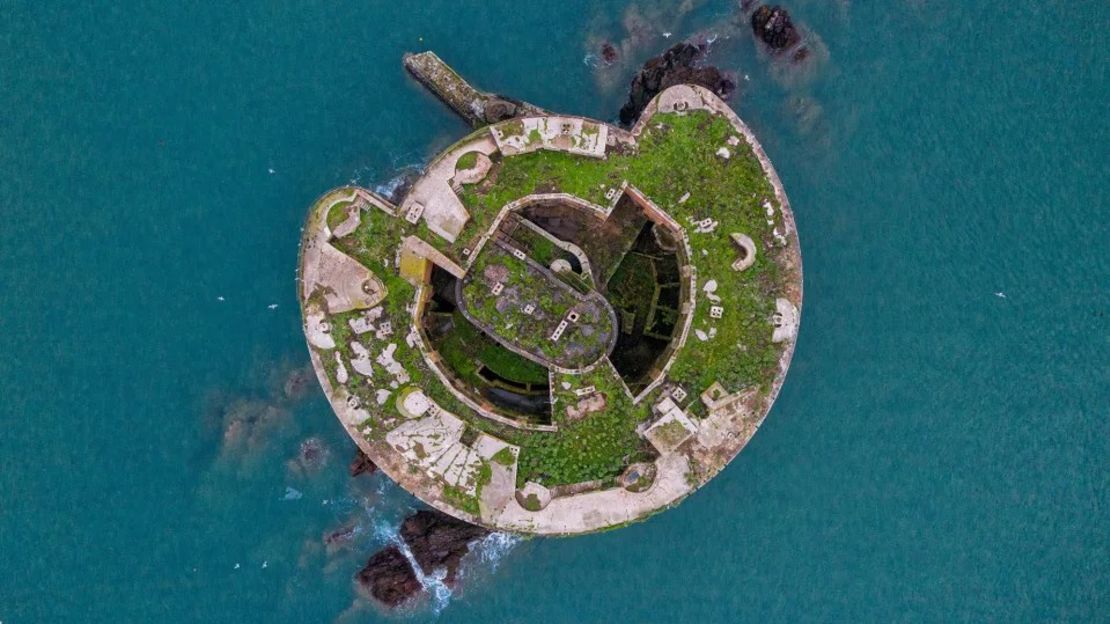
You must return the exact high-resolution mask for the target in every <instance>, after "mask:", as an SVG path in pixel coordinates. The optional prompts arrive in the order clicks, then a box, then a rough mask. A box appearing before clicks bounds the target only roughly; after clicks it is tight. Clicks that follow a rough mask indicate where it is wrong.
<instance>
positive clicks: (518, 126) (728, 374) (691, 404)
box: [298, 53, 802, 594]
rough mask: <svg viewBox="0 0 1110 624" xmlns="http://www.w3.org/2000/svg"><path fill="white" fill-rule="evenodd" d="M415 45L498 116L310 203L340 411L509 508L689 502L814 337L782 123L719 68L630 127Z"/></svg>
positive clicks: (456, 99) (410, 482)
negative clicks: (715, 78) (539, 103)
mask: <svg viewBox="0 0 1110 624" xmlns="http://www.w3.org/2000/svg"><path fill="white" fill-rule="evenodd" d="M406 65H407V66H408V67H409V69H410V71H413V73H414V74H415V75H417V76H418V78H419V79H420V80H421V82H423V83H424V84H426V85H429V87H430V88H431V89H432V90H433V91H434V92H435V93H437V94H438V95H440V96H441V98H442V99H443V100H444V101H445V102H446V103H447V104H448V105H450V106H451V107H452V108H454V109H456V111H457V112H458V113H459V114H461V115H463V116H464V117H465V118H466V119H468V120H469V121H471V123H473V124H474V125H475V126H476V127H477V128H478V129H477V130H475V131H474V132H473V133H472V134H470V135H468V136H467V137H465V138H463V139H461V140H460V141H459V142H457V143H455V144H454V145H453V146H451V147H450V148H448V149H447V150H446V151H445V152H443V153H442V154H441V155H439V156H438V157H437V158H435V159H434V160H433V161H432V162H431V163H429V165H428V166H427V167H426V169H425V170H424V172H423V174H422V175H421V176H420V177H419V179H417V180H416V181H415V182H414V183H413V184H412V186H411V188H409V190H408V191H407V193H406V194H405V195H404V197H402V198H398V201H396V202H391V201H388V200H387V199H385V198H383V197H381V196H379V195H377V194H375V193H373V192H371V191H368V190H366V189H363V188H357V187H342V188H339V189H335V190H333V191H330V192H328V193H326V194H325V195H324V196H322V197H321V198H320V199H319V200H317V202H316V203H315V204H314V205H313V206H312V208H311V210H310V211H309V215H308V221H307V223H306V225H305V228H304V236H303V240H302V249H301V257H300V270H299V276H300V277H299V282H298V288H299V293H298V294H299V297H300V299H301V303H302V311H303V316H304V329H305V335H306V337H307V340H308V345H309V351H310V354H311V358H312V363H313V366H314V368H315V370H316V373H317V376H318V377H319V380H320V383H321V385H322V386H323V388H324V391H325V394H326V395H327V397H328V399H329V401H330V402H331V404H332V406H333V408H334V409H335V412H336V414H337V415H338V417H339V420H340V422H341V423H342V424H343V426H344V427H345V428H346V429H347V431H348V433H349V434H350V435H351V437H352V438H353V439H354V440H355V442H356V443H357V444H358V446H359V448H360V449H361V451H362V452H363V453H365V455H366V456H367V457H368V458H369V459H368V463H369V464H370V465H376V466H377V467H378V468H380V469H381V471H382V472H384V473H386V474H387V475H388V476H389V477H391V478H392V479H394V480H395V481H397V482H398V483H399V484H400V485H401V486H402V487H404V488H406V489H407V490H409V491H410V492H412V493H413V494H415V495H416V496H417V497H419V498H420V499H421V500H423V501H424V502H426V503H428V504H429V505H431V506H433V507H435V508H437V509H439V510H441V511H444V512H446V513H448V514H450V515H452V516H455V517H456V518H460V519H463V520H466V521H468V522H471V523H474V524H478V525H482V526H485V527H489V528H494V529H500V530H506V531H514V532H521V533H540V534H552V535H567V534H575V533H582V532H589V531H597V530H601V529H605V528H610V527H614V526H618V525H621V524H624V523H628V522H632V521H635V520H638V519H642V518H644V517H646V516H648V515H650V514H652V513H654V512H656V511H658V510H661V509H664V508H666V507H669V506H672V505H674V504H676V503H678V502H679V501H680V500H681V499H682V498H683V497H685V496H686V495H688V494H690V493H691V492H693V491H694V490H696V489H697V488H698V487H699V486H700V485H702V484H703V483H705V482H706V481H708V480H709V479H710V478H712V477H713V476H714V475H715V474H716V473H717V472H719V471H720V470H721V469H722V468H723V467H724V466H725V465H726V464H727V463H728V462H729V461H730V460H731V459H732V458H733V457H734V456H735V455H736V454H737V453H738V452H739V451H740V449H741V448H743V446H744V445H745V444H746V443H747V441H748V440H749V439H750V438H751V437H752V435H754V433H755V431H756V430H757V429H758V427H759V425H760V423H762V421H763V419H764V417H765V416H766V414H767V412H768V411H769V410H770V408H771V405H772V403H773V402H774V399H775V397H776V396H777V394H778V392H779V389H780V387H781V385H782V382H783V379H784V377H785V375H786V371H787V368H788V366H789V363H790V358H791V355H792V353H793V348H794V340H795V337H796V335H797V326H798V322H799V319H800V308H801V302H802V267H801V256H800V252H799V247H798V238H797V234H796V232H795V227H794V219H793V215H792V213H791V211H790V205H789V202H788V201H787V198H786V195H785V193H784V191H783V189H782V186H781V184H780V182H779V180H778V177H777V175H776V174H775V171H774V169H773V168H772V166H771V163H770V161H769V160H768V159H767V157H766V155H765V154H764V152H763V150H762V148H761V147H760V146H759V143H758V142H757V141H756V139H755V137H754V136H753V135H752V133H751V131H750V130H749V129H748V127H747V126H746V125H744V123H743V122H742V121H741V120H740V119H739V118H738V117H737V116H736V114H735V113H734V112H733V111H732V110H731V109H729V107H728V106H727V105H725V104H724V102H723V101H722V100H721V99H720V98H719V97H718V96H717V95H715V94H714V93H713V92H711V91H710V90H708V89H706V88H704V87H700V86H696V85H689V84H678V85H673V86H669V87H667V88H665V89H663V90H662V92H660V93H659V94H658V95H656V96H654V97H653V98H652V99H651V100H650V101H649V102H647V104H646V106H645V107H644V109H643V112H642V113H641V114H640V115H639V119H638V121H637V122H636V123H635V125H633V126H632V127H631V129H630V130H624V129H621V128H618V127H615V126H611V125H609V124H606V123H603V122H599V121H595V120H591V119H585V118H581V117H575V116H567V115H557V114H553V113H549V112H546V111H543V110H542V109H539V108H537V107H535V106H533V105H530V104H527V103H523V102H516V101H512V100H508V99H505V98H502V97H500V96H491V95H489V94H484V93H482V92H480V91H478V90H477V89H474V88H473V87H471V86H470V85H468V84H467V83H465V81H463V80H462V78H460V77H459V76H458V75H457V74H455V73H454V72H453V71H451V70H450V68H449V67H447V66H446V64H444V63H443V62H442V61H441V60H439V59H438V57H435V56H434V55H431V54H430V53H424V54H421V55H414V56H410V57H407V58H406ZM506 117H508V118H506ZM358 469H361V467H358ZM352 470H356V467H355V466H353V467H352ZM383 556H385V555H383ZM451 556H453V555H450V553H448V554H444V555H443V557H444V558H445V559H444V560H447V559H449V558H450V557H451ZM386 581H388V582H386ZM408 581H409V579H408V577H407V575H400V576H398V577H397V578H396V579H392V577H391V578H390V579H386V580H385V581H383V580H381V579H379V578H378V577H373V578H367V579H366V584H367V585H368V586H370V587H372V588H376V589H373V590H372V591H376V592H378V593H383V594H389V593H390V591H391V588H392V586H393V585H395V584H397V583H400V584H401V585H404V584H405V583H408Z"/></svg>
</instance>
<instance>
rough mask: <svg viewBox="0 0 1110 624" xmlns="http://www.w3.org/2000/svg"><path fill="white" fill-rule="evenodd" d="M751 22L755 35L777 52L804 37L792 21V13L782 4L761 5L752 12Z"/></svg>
mask: <svg viewBox="0 0 1110 624" xmlns="http://www.w3.org/2000/svg"><path fill="white" fill-rule="evenodd" d="M751 23H752V32H753V33H755V36H756V37H758V38H759V39H760V40H761V41H763V43H765V44H767V47H769V48H771V50H773V51H776V52H778V51H781V50H785V49H786V48H789V47H791V46H793V45H795V44H797V43H798V42H799V41H801V39H802V37H801V35H800V34H798V29H797V28H795V27H794V23H793V22H791V21H790V13H789V12H787V10H786V9H784V8H782V7H780V6H767V5H763V6H761V7H759V8H758V9H756V10H755V12H754V13H752V20H751ZM799 60H800V59H799Z"/></svg>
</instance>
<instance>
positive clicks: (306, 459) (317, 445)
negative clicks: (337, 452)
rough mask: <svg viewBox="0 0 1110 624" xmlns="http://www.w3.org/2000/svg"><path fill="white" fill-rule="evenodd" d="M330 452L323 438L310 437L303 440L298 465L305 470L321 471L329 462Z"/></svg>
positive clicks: (298, 454) (311, 471)
mask: <svg viewBox="0 0 1110 624" xmlns="http://www.w3.org/2000/svg"><path fill="white" fill-rule="evenodd" d="M330 454H331V453H330V451H328V447H327V446H326V445H324V441H323V440H321V439H320V438H317V437H311V438H308V439H306V440H304V441H303V442H301V448H300V451H299V452H298V453H297V466H298V467H299V468H300V469H301V470H302V471H304V472H309V473H313V472H319V471H320V469H321V468H323V467H324V466H325V465H326V464H327V463H328V456H329V455H330Z"/></svg>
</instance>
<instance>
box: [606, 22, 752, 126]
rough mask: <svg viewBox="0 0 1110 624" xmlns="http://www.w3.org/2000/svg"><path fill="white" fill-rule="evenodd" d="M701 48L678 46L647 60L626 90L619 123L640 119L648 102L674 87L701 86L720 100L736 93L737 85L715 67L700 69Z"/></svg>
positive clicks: (682, 44) (629, 122)
mask: <svg viewBox="0 0 1110 624" xmlns="http://www.w3.org/2000/svg"><path fill="white" fill-rule="evenodd" d="M705 50H706V48H705V47H704V46H696V45H693V44H690V43H679V44H677V45H675V46H674V47H672V48H670V49H669V50H667V51H666V52H664V53H663V54H661V55H659V56H656V57H653V58H651V59H648V61H647V62H646V63H644V66H643V68H641V69H640V71H639V73H637V74H636V77H635V78H633V79H632V85H631V86H630V87H629V93H628V102H627V103H625V105H624V106H623V107H621V112H620V120H621V123H622V124H623V125H625V126H628V125H631V124H632V122H634V121H636V119H637V118H638V117H639V116H640V113H641V112H643V110H644V107H646V106H647V105H648V102H650V101H651V98H653V97H655V96H656V95H658V94H659V92H660V91H662V90H664V89H666V88H667V87H671V86H674V85H676V84H696V85H700V86H703V87H705V88H707V89H709V90H710V91H712V92H713V93H715V94H717V95H718V96H720V97H721V98H723V99H728V97H729V96H731V95H732V92H733V91H735V90H736V82H735V81H733V80H732V79H731V78H729V77H728V76H726V75H725V74H724V73H723V72H722V71H721V70H719V69H717V68H716V67H710V66H705V67H699V66H697V65H696V64H697V63H698V62H699V61H701V60H702V59H703V58H704V57H705Z"/></svg>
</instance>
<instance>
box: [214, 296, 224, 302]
mask: <svg viewBox="0 0 1110 624" xmlns="http://www.w3.org/2000/svg"><path fill="white" fill-rule="evenodd" d="M223 300H224V298H223V295H220V296H219V297H216V301H223Z"/></svg>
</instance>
